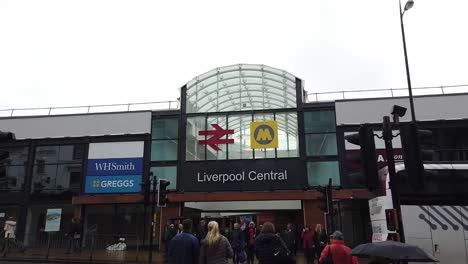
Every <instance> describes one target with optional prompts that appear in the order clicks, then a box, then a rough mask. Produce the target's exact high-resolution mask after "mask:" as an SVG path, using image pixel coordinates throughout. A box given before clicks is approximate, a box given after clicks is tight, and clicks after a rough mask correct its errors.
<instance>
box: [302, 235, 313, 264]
mask: <svg viewBox="0 0 468 264" xmlns="http://www.w3.org/2000/svg"><path fill="white" fill-rule="evenodd" d="M301 239H302V247H303V248H304V255H305V257H306V261H307V264H313V263H314V261H315V252H314V247H315V244H314V232H312V231H311V230H310V228H309V227H308V226H306V227H305V228H304V229H303V230H302V234H301Z"/></svg>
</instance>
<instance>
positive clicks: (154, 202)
mask: <svg viewBox="0 0 468 264" xmlns="http://www.w3.org/2000/svg"><path fill="white" fill-rule="evenodd" d="M151 176H152V178H153V179H152V180H153V190H152V193H151V228H150V241H149V250H150V252H149V258H148V263H151V262H153V229H154V228H155V227H154V226H155V225H156V223H155V222H154V213H155V212H156V187H157V184H158V183H157V181H156V175H151Z"/></svg>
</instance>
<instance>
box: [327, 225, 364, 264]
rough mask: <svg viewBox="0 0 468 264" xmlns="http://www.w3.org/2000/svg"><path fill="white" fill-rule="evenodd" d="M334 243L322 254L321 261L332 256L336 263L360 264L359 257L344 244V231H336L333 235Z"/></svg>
mask: <svg viewBox="0 0 468 264" xmlns="http://www.w3.org/2000/svg"><path fill="white" fill-rule="evenodd" d="M331 239H332V243H331V245H327V246H326V247H325V248H324V249H323V251H322V254H321V255H320V259H319V263H323V260H324V259H325V258H327V257H328V256H331V258H332V259H333V263H334V264H359V261H358V259H357V257H354V256H351V255H350V254H349V253H350V252H351V249H350V248H349V247H347V246H346V245H345V244H344V237H343V233H341V232H340V231H335V232H333V234H332V235H331Z"/></svg>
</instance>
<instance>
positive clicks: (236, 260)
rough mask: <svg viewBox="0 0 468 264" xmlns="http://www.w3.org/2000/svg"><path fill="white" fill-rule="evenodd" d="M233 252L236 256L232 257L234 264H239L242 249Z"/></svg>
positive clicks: (234, 249) (237, 248) (236, 248)
mask: <svg viewBox="0 0 468 264" xmlns="http://www.w3.org/2000/svg"><path fill="white" fill-rule="evenodd" d="M232 251H233V252H234V256H232V262H233V263H234V264H239V253H240V251H241V249H240V248H239V247H235V248H233V249H232Z"/></svg>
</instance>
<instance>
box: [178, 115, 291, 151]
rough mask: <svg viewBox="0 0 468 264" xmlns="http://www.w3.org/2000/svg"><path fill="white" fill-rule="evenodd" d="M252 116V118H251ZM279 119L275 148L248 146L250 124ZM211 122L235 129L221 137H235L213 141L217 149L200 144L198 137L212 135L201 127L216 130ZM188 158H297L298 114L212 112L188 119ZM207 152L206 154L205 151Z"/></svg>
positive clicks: (204, 138)
mask: <svg viewBox="0 0 468 264" xmlns="http://www.w3.org/2000/svg"><path fill="white" fill-rule="evenodd" d="M252 117H253V120H252ZM273 120H276V121H277V122H278V133H277V135H276V136H277V137H278V148H277V149H276V150H275V149H272V148H268V149H255V150H252V148H251V142H250V141H251V138H250V137H251V135H250V126H251V123H252V122H253V121H254V122H262V121H273ZM213 125H219V126H220V127H221V128H222V129H229V130H231V129H232V130H234V134H232V135H225V136H223V137H222V138H221V139H232V140H234V142H233V143H231V144H225V143H223V144H216V147H218V148H219V150H215V149H213V148H212V147H211V146H207V145H204V144H203V145H202V144H200V143H199V141H200V140H208V139H210V138H211V137H212V135H206V136H203V135H202V136H201V135H199V132H200V131H201V130H215V128H214V127H213ZM186 135H187V149H186V153H187V160H226V159H229V160H238V159H252V158H253V156H254V153H255V159H264V158H275V157H279V158H288V157H298V156H299V151H298V145H299V142H298V130H297V113H296V112H287V113H286V112H284V113H277V114H273V113H255V114H254V115H252V114H237V115H231V114H229V115H212V116H196V117H188V118H187V131H186ZM205 152H206V153H205Z"/></svg>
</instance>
